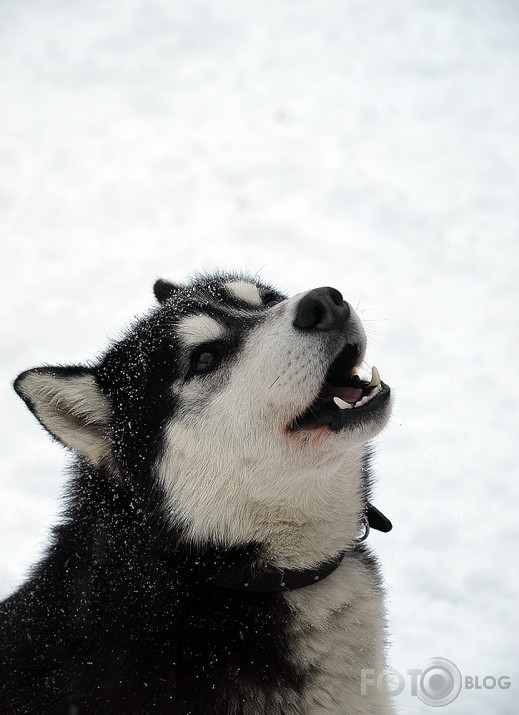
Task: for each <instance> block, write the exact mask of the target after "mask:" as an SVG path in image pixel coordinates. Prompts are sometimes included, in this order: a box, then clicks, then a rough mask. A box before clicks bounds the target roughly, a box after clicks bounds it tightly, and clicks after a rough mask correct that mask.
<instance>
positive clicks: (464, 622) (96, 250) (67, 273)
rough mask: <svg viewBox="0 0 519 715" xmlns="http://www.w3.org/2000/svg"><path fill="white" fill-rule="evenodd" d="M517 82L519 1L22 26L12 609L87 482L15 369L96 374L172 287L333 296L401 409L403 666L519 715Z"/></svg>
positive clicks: (339, 6)
mask: <svg viewBox="0 0 519 715" xmlns="http://www.w3.org/2000/svg"><path fill="white" fill-rule="evenodd" d="M518 70H519V6H518V4H517V2H515V1H514V0H436V1H433V0H423V1H421V2H419V1H418V0H417V1H415V2H413V1H411V0H392V2H390V3H389V2H387V3H383V2H371V1H370V0H327V2H322V1H318V0H299V1H298V2H295V1H293V0H277V1H274V0H262V2H258V3H247V2H243V0H222V2H211V0H178V1H177V2H170V1H169V0H111V2H110V3H106V2H105V1H104V0H103V1H101V0H88V2H82V3H81V2H78V1H77V0H75V1H71V2H63V1H62V0H43V1H42V0H24V2H23V3H21V2H18V1H17V0H2V2H1V3H0V97H1V108H0V231H1V235H2V239H1V240H2V254H1V255H2V260H1V267H0V289H1V292H2V299H1V301H0V311H1V330H2V341H1V356H0V408H1V415H0V419H1V422H0V425H1V427H0V439H1V443H0V452H1V454H2V472H1V475H0V595H2V596H3V595H7V594H8V593H10V592H11V591H12V590H13V589H15V588H16V587H17V586H18V585H19V584H20V583H21V582H22V580H23V578H24V574H25V573H26V572H27V568H28V565H29V564H31V563H32V562H33V561H34V560H35V558H36V557H37V556H38V554H40V553H41V549H42V547H43V545H44V543H45V539H46V534H47V532H48V528H49V526H50V525H51V523H52V522H53V521H54V519H55V516H56V514H57V510H58V502H57V499H58V495H59V494H60V491H61V488H62V486H63V481H64V475H63V467H64V465H65V463H66V461H67V456H66V454H65V452H64V451H62V450H61V449H60V448H59V447H58V446H57V445H55V444H53V443H51V441H50V439H49V438H48V437H47V436H46V434H45V433H44V431H43V430H42V429H41V428H39V427H38V426H37V424H36V422H35V421H34V418H33V417H32V416H31V415H30V413H29V412H28V410H27V409H26V408H25V407H24V406H23V404H22V402H21V401H20V400H19V399H18V398H17V397H16V396H15V394H14V392H13V391H12V389H11V386H10V384H11V381H12V380H13V378H14V377H15V376H16V375H17V374H18V373H19V372H20V371H21V370H22V369H25V368H27V367H32V366H35V365H39V364H43V363H51V364H52V363H65V364H66V363H69V362H81V361H83V360H86V359H90V358H92V357H94V356H95V355H96V354H97V353H98V351H99V350H100V349H102V348H104V346H105V345H106V344H107V342H108V340H109V338H110V337H114V336H117V335H119V334H120V330H121V329H122V328H123V327H124V326H125V324H127V323H128V321H129V320H130V319H131V318H132V317H133V316H134V315H135V314H137V313H139V312H142V311H143V310H145V309H146V308H147V307H148V306H149V305H150V304H151V303H152V294H151V287H152V284H153V281H154V280H155V278H156V277H158V276H164V277H168V278H171V279H181V278H182V277H185V276H186V275H188V274H189V273H190V272H192V271H193V270H196V269H200V268H202V269H203V268H214V267H219V266H222V267H226V268H241V267H248V268H249V269H251V270H252V271H260V274H261V275H262V276H263V277H264V278H266V279H267V280H269V281H272V282H275V283H278V284H279V285H280V286H281V287H283V288H284V289H286V290H288V291H290V292H295V291H301V290H306V289H309V288H312V287H316V286H320V285H332V286H335V287H337V288H339V289H340V290H341V291H343V293H344V295H345V296H346V297H347V298H348V299H349V300H350V301H351V302H352V303H353V304H354V305H357V303H358V304H359V310H360V311H361V315H362V316H363V318H364V319H365V320H366V326H367V328H368V335H369V338H370V347H369V352H368V363H369V364H375V365H377V367H378V368H379V370H380V372H381V375H382V378H383V379H384V380H385V381H386V382H388V383H389V384H390V385H391V386H392V387H393V389H394V392H395V395H396V407H395V411H394V417H393V419H392V422H391V425H390V426H389V427H388V429H387V430H386V432H385V434H384V436H383V437H382V438H381V439H379V440H378V445H379V446H378V456H377V461H376V469H377V473H378V476H379V482H378V486H377V491H376V499H375V503H376V504H377V505H378V506H379V508H381V509H382V510H383V511H384V512H385V513H387V514H388V516H389V517H390V518H391V519H392V520H393V522H394V525H395V528H394V530H393V532H391V534H389V535H382V534H378V533H375V534H373V535H372V536H371V537H370V540H371V543H372V545H373V546H374V547H375V549H376V550H377V552H378V553H379V554H380V557H381V560H382V564H383V568H384V572H385V577H386V581H387V587H388V608H389V622H390V630H391V641H392V645H391V654H390V662H391V665H392V666H394V667H396V668H398V669H399V670H400V671H402V672H403V673H405V672H406V671H407V669H410V668H418V667H420V665H421V664H422V663H423V662H424V661H426V660H428V659H429V658H432V657H435V656H441V657H444V658H448V659H450V660H452V661H454V663H456V664H457V666H458V667H459V669H460V671H461V672H462V674H463V675H472V676H476V675H478V676H479V677H480V679H481V678H483V677H484V676H487V675H494V676H500V675H508V676H510V677H512V680H513V682H512V687H511V688H510V689H509V690H499V689H497V688H496V689H494V690H484V689H483V690H478V691H474V690H472V691H469V690H464V691H462V693H461V694H460V696H459V698H458V699H457V700H456V702H455V703H454V704H453V705H450V706H448V707H447V711H449V712H451V713H453V715H512V713H516V712H517V711H518V710H517V708H518V705H517V704H516V703H517V700H518V698H517V695H516V692H517V688H518V687H519V679H518V676H519V669H518V665H517V664H518V662H519V646H518V643H517V628H518V625H519V623H518V617H517V610H518V609H517V597H518V595H519V593H518V592H519V575H518V573H517V556H516V554H517V540H518V536H519V533H518V532H519V519H518V518H517V504H518V500H519V474H518V469H517V456H516V443H517V438H518V434H519V419H518V411H517V409H516V403H517V398H518V387H519V385H518V377H517V369H516V367H515V356H516V351H517V346H518V338H519V335H518V322H517V310H518V306H519V290H518V285H519V275H518V269H517V263H518V262H519V260H518V259H519V250H518V248H519V178H518V173H519V170H518V167H519V138H518V135H519V92H518V87H519V82H518V74H519V73H518ZM397 702H398V705H399V707H400V711H401V712H402V713H409V714H411V715H414V714H415V713H426V712H427V713H430V712H434V711H432V710H431V708H430V707H428V706H425V705H421V704H420V703H419V702H418V700H417V698H416V697H412V696H411V694H410V689H409V688H406V691H405V692H404V693H403V694H402V695H400V696H399V697H398V698H397Z"/></svg>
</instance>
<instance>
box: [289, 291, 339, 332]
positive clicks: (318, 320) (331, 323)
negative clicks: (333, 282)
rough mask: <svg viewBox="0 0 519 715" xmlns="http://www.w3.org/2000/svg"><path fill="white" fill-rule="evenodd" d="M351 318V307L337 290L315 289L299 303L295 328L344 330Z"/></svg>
mask: <svg viewBox="0 0 519 715" xmlns="http://www.w3.org/2000/svg"><path fill="white" fill-rule="evenodd" d="M349 317H350V306H349V305H348V303H345V302H344V300H343V299H342V295H341V294H340V293H339V291H338V290H335V288H329V287H326V288H314V290H311V291H310V292H309V293H307V294H306V295H305V296H304V297H303V298H301V300H300V301H299V305H298V306H297V310H296V316H295V318H294V323H293V324H294V326H295V327H296V328H300V329H301V330H333V329H334V328H342V327H344V324H345V323H346V321H347V320H348V318H349Z"/></svg>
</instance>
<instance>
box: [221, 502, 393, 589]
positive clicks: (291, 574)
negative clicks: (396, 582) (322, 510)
mask: <svg viewBox="0 0 519 715" xmlns="http://www.w3.org/2000/svg"><path fill="white" fill-rule="evenodd" d="M363 521H364V523H365V524H366V533H365V535H364V537H363V539H365V538H366V536H367V535H368V534H369V529H370V528H371V529H377V530H378V531H383V532H388V531H391V529H392V528H393V525H392V524H391V522H390V521H389V519H388V518H387V516H384V514H382V512H381V511H379V510H378V509H377V508H376V507H374V506H373V504H370V503H369V502H368V504H367V506H366V511H365V514H364V519H363ZM363 539H361V540H363ZM347 553H348V550H345V551H341V552H340V553H339V554H337V555H336V556H334V557H333V558H332V559H329V560H328V561H323V562H322V563H320V564H319V565H318V566H317V567H316V568H313V569H278V568H276V567H274V566H271V565H269V564H267V565H266V566H265V567H263V568H262V569H261V570H257V571H256V570H253V569H251V568H244V569H232V570H231V569H230V570H227V571H223V572H221V573H218V574H216V575H214V576H210V577H209V579H208V581H209V582H210V583H211V584H214V585H215V586H220V587H221V588H228V589H231V590H233V591H251V592H254V593H279V592H280V591H293V590H295V589H296V588H304V587H305V586H311V585H312V584H313V583H317V582H318V581H322V580H323V578H326V577H327V576H329V575H330V574H331V573H333V572H334V571H335V569H336V568H337V567H338V566H339V565H340V564H341V563H342V560H343V559H344V556H345V555H346V554H347Z"/></svg>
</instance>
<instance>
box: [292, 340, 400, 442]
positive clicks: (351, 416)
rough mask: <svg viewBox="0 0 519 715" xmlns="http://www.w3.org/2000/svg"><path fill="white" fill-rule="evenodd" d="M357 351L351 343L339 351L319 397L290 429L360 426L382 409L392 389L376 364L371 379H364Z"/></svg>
mask: <svg viewBox="0 0 519 715" xmlns="http://www.w3.org/2000/svg"><path fill="white" fill-rule="evenodd" d="M357 354H358V353H357V350H356V349H355V347H354V346H352V345H346V347H345V348H344V349H343V350H342V351H341V352H340V353H339V355H338V356H337V357H336V358H335V360H334V361H333V363H332V364H331V366H330V368H329V370H328V372H327V373H326V377H325V379H324V382H323V385H322V386H321V389H320V390H319V394H318V395H317V397H316V399H315V400H314V401H313V402H312V404H311V405H310V406H309V407H308V408H307V409H306V410H305V412H303V413H302V414H300V415H298V416H297V417H296V418H295V419H294V420H292V422H291V423H290V424H289V426H288V429H289V430H290V431H292V432H296V431H300V430H308V429H318V428H319V427H328V428H329V429H330V430H331V431H333V432H339V431H340V430H341V429H343V428H345V427H352V426H358V424H359V423H360V422H365V421H366V419H371V418H373V417H375V416H376V415H377V413H379V412H381V411H382V410H383V408H384V405H385V404H386V403H387V401H388V399H389V395H390V392H391V391H390V389H389V387H388V385H386V384H384V383H383V382H382V380H381V379H380V375H379V372H378V370H377V368H376V367H373V368H372V373H371V379H362V378H361V377H360V376H359V375H358V374H357V373H356V369H357V364H356V359H357Z"/></svg>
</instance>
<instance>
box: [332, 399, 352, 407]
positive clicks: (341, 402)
mask: <svg viewBox="0 0 519 715" xmlns="http://www.w3.org/2000/svg"><path fill="white" fill-rule="evenodd" d="M333 401H334V402H335V404H336V405H337V407H339V408H340V409H341V410H351V409H352V406H351V405H350V403H349V402H345V401H344V400H341V398H340V397H334V398H333Z"/></svg>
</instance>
